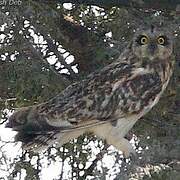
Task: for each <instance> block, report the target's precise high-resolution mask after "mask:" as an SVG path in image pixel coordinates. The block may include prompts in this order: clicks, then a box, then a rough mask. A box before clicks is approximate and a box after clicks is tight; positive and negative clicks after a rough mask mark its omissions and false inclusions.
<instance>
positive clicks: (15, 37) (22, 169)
mask: <svg viewBox="0 0 180 180" xmlns="http://www.w3.org/2000/svg"><path fill="white" fill-rule="evenodd" d="M151 24H153V25H158V26H162V27H163V28H166V29H167V31H170V32H171V33H172V34H173V35H174V39H175V48H174V53H175V55H176V65H175V70H174V74H173V77H172V78H171V82H170V84H169V86H168V88H167V90H166V92H165V94H164V95H163V97H162V98H161V100H160V102H159V103H158V105H157V106H155V107H154V108H153V110H152V111H151V112H150V113H148V114H147V115H146V116H145V117H143V118H142V119H141V120H139V121H138V122H137V124H136V125H135V126H134V127H133V129H132V130H131V132H129V134H128V135H127V138H128V139H130V140H131V142H132V144H133V146H134V148H135V149H136V151H137V154H138V157H137V158H136V159H133V160H130V159H124V157H123V155H122V153H121V152H118V151H117V150H116V149H115V148H113V147H112V146H108V145H107V144H106V143H105V142H104V141H102V140H100V139H97V138H96V137H95V136H93V135H92V134H85V135H83V136H81V137H79V138H78V139H74V140H72V141H70V142H69V143H67V144H65V145H64V146H63V147H61V148H56V147H51V148H49V149H48V150H47V151H46V152H44V153H43V154H42V153H39V154H35V153H32V152H26V151H22V149H21V143H14V141H13V136H14V134H15V133H14V132H12V131H11V130H9V129H5V128H4V126H5V123H6V121H7V119H8V117H9V116H10V115H11V114H12V113H13V112H14V110H16V109H18V108H20V107H24V106H29V105H34V104H38V103H41V102H45V101H47V100H49V99H50V98H52V97H54V96H56V95H57V94H58V93H59V92H61V91H62V90H63V89H64V88H66V87H67V86H68V85H69V84H72V83H73V82H76V81H79V80H81V79H83V78H85V77H86V76H87V75H88V74H89V73H91V72H94V71H97V70H99V69H101V68H102V67H104V66H105V65H107V64H109V63H111V62H112V61H114V60H115V59H116V58H117V57H118V56H119V55H120V53H121V52H122V51H123V49H124V48H125V47H126V46H127V45H128V43H129V42H130V41H131V39H132V37H133V34H134V33H135V32H136V30H137V29H138V28H141V27H148V26H150V25H151ZM0 179H2V180H3V179H4V180H16V179H17V180H66V179H67V180H69V179H73V180H76V179H77V180H106V179H107V180H126V179H131V180H135V179H143V180H144V179H145V180H146V179H147V180H149V179H154V180H166V179H167V180H170V179H173V180H179V179H180V2H179V0H173V1H172V0H164V1H161V0H149V1H146V0H127V1H124V0H112V1H108V0H100V1H98V0H87V1H83V0H80V1H73V0H62V1H61V0H54V1H52V0H36V1H35V0H13V1H10V0H4V1H0Z"/></svg>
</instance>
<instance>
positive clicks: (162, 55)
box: [132, 26, 173, 60]
mask: <svg viewBox="0 0 180 180" xmlns="http://www.w3.org/2000/svg"><path fill="white" fill-rule="evenodd" d="M132 49H133V52H134V54H135V55H136V56H137V57H138V58H140V59H142V58H148V59H150V60H155V59H161V60H163V59H167V58H168V57H170V56H171V54H172V51H173V40H172V38H171V36H170V34H168V33H166V32H165V31H163V30H159V29H157V28H155V27H154V26H151V28H150V29H148V30H142V31H139V32H137V34H136V35H135V37H134V39H133V43H132Z"/></svg>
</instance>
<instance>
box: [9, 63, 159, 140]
mask: <svg viewBox="0 0 180 180" xmlns="http://www.w3.org/2000/svg"><path fill="white" fill-rule="evenodd" d="M161 88H162V87H161V80H160V78H159V76H157V75H156V74H152V73H150V72H147V71H146V70H145V69H143V68H136V66H134V65H131V64H128V63H114V64H111V65H109V66H107V67H106V68H104V69H103V70H102V71H100V72H96V73H93V74H91V75H90V76H88V78H87V79H86V80H84V81H81V82H79V83H75V84H72V85H71V86H69V87H68V88H67V89H65V90H64V91H63V92H62V93H60V94H59V95H58V96H56V97H55V98H53V99H51V100H50V101H48V102H46V103H43V104H40V105H36V106H31V107H26V108H22V109H21V110H20V111H18V112H15V113H14V114H13V115H12V116H11V117H10V118H9V121H8V124H7V126H6V127H10V128H13V129H14V130H16V131H18V134H17V136H16V140H17V141H18V140H20V141H24V142H28V141H31V140H32V139H33V138H35V137H36V136H38V135H43V134H44V135H45V134H46V135H48V133H49V134H53V133H52V132H54V133H56V132H65V131H73V130H74V129H80V128H86V127H88V126H95V125H99V124H101V123H106V122H109V121H113V120H117V119H120V118H121V117H127V116H129V115H131V114H133V113H140V112H141V111H143V110H144V109H145V108H146V110H147V109H148V108H151V107H150V103H151V102H152V101H154V100H155V98H156V96H157V94H158V93H160V91H161ZM25 138H26V139H25Z"/></svg>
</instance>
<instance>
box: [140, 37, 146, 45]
mask: <svg viewBox="0 0 180 180" xmlns="http://www.w3.org/2000/svg"><path fill="white" fill-rule="evenodd" d="M140 42H141V44H142V45H145V44H147V43H148V38H147V37H146V36H142V37H141V39H140Z"/></svg>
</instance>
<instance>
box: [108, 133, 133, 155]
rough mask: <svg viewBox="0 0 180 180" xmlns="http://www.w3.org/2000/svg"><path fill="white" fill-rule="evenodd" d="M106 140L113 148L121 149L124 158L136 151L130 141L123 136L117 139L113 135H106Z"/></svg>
mask: <svg viewBox="0 0 180 180" xmlns="http://www.w3.org/2000/svg"><path fill="white" fill-rule="evenodd" d="M106 141H107V143H108V144H112V145H113V146H114V147H115V148H117V149H118V150H120V151H122V152H123V155H124V156H125V157H126V158H127V157H129V156H130V155H131V154H133V155H135V154H136V151H135V149H133V147H132V145H131V143H130V142H129V141H128V140H127V139H125V138H121V139H119V138H118V137H115V136H108V137H106Z"/></svg>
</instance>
